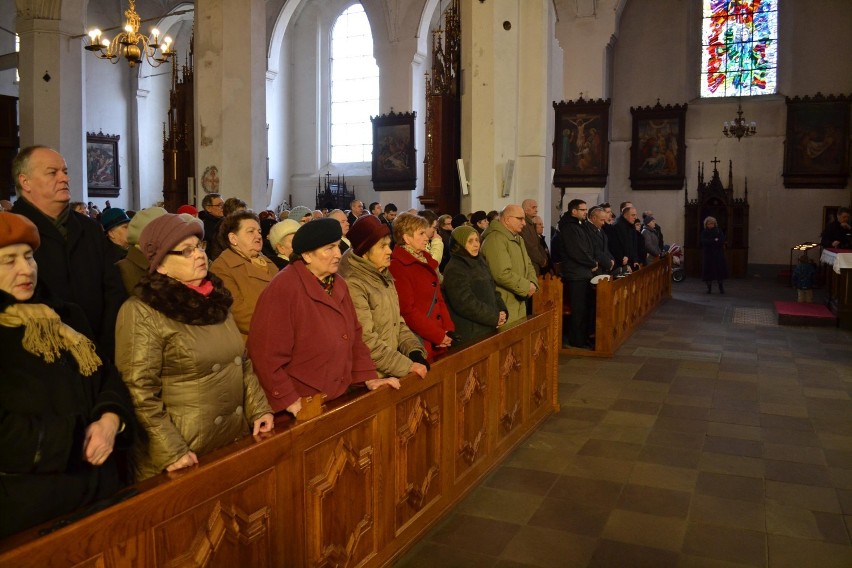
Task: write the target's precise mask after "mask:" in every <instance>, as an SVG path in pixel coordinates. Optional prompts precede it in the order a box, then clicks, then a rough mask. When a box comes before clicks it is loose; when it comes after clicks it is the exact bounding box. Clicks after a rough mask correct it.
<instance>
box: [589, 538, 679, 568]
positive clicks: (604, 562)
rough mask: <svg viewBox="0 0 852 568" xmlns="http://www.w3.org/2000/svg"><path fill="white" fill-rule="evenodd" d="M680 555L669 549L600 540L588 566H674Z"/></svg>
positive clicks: (651, 567) (674, 567)
mask: <svg viewBox="0 0 852 568" xmlns="http://www.w3.org/2000/svg"><path fill="white" fill-rule="evenodd" d="M679 557H680V555H679V554H678V553H677V552H672V551H670V550H661V549H659V548H651V547H647V546H638V545H635V544H628V543H625V542H616V541H613V540H602V541H601V542H600V543H599V544H598V547H597V548H596V549H595V552H594V554H593V555H592V559H591V561H590V562H589V568H625V567H626V566H629V567H630V568H676V567H677V566H678V559H679Z"/></svg>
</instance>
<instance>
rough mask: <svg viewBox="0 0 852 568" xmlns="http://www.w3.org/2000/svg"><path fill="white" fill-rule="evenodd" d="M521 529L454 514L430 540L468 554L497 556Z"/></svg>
mask: <svg viewBox="0 0 852 568" xmlns="http://www.w3.org/2000/svg"><path fill="white" fill-rule="evenodd" d="M521 528H522V527H521V526H520V525H517V524H514V523H506V522H502V521H495V520H492V519H484V518H481V517H474V516H471V515H460V514H454V515H453V516H452V517H450V519H448V521H447V522H446V523H444V524H443V525H442V526H441V527H440V528H439V529H438V530H436V531H435V532H434V533H432V535H431V537H430V540H431V541H432V542H433V543H435V544H443V545H446V546H452V547H453V548H458V549H462V550H467V551H469V552H480V553H487V554H488V555H492V556H499V554H500V552H501V551H502V550H503V548H504V547H505V546H506V544H507V543H508V542H509V540H510V539H511V538H512V537H513V536H515V535H516V534H517V533H518V532H519V531H520V530H521Z"/></svg>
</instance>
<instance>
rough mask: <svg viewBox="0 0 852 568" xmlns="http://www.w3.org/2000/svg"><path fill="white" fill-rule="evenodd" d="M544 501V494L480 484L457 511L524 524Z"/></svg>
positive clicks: (463, 513)
mask: <svg viewBox="0 0 852 568" xmlns="http://www.w3.org/2000/svg"><path fill="white" fill-rule="evenodd" d="M521 487H523V486H521ZM542 501H544V496H543V495H534V494H531V493H528V492H516V491H509V490H502V489H494V488H491V487H486V486H480V487H477V488H476V489H474V490H473V491H472V492H471V493H470V495H468V496H467V497H465V499H464V500H463V501H462V502H461V503H459V505H458V507H457V508H456V512H458V513H460V514H462V515H470V516H473V517H482V518H485V519H492V520H495V521H502V522H505V523H512V524H517V525H524V524H526V523H527V522H528V521H529V519H530V517H532V516H533V515H534V514H535V512H536V511H537V510H538V508H539V507H540V506H541V503H542Z"/></svg>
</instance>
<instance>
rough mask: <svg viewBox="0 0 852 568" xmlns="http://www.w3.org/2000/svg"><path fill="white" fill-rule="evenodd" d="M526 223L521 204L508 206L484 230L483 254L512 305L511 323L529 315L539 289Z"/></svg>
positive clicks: (505, 299)
mask: <svg viewBox="0 0 852 568" xmlns="http://www.w3.org/2000/svg"><path fill="white" fill-rule="evenodd" d="M525 222H526V221H525V217H524V210H523V209H522V208H521V206H520V205H514V204H512V205H507V206H506V207H504V208H503V210H502V211H501V212H500V216H499V217H498V218H497V222H496V223H491V224H490V225H489V226H488V228H487V229H485V231H483V233H482V248H481V249H480V254H482V257H483V258H484V259H485V260H486V261H487V262H488V267H489V269H490V270H491V276H492V277H493V278H494V282H495V283H496V284H497V291H498V292H499V293H500V297H502V298H503V301H504V302H505V303H506V307H507V308H509V317H508V319H507V320H506V323H509V324H511V323H513V322H516V321H519V320H522V319H525V318H526V317H527V307H526V300H527V298H531V297H532V295H533V294H535V291H536V290H537V289H538V278H537V276H536V273H535V268H534V267H533V264H532V261H530V256H529V254H528V253H527V247H526V245H525V244H524V240H523V239H522V238H521V230H522V229H523V228H524V224H525Z"/></svg>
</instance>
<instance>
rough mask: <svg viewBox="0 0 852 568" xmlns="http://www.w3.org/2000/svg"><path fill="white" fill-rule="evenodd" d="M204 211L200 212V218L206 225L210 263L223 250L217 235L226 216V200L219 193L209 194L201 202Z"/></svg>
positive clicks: (205, 232)
mask: <svg viewBox="0 0 852 568" xmlns="http://www.w3.org/2000/svg"><path fill="white" fill-rule="evenodd" d="M201 208H202V210H201V211H199V212H198V218H199V219H201V222H202V223H204V240H205V241H207V258H209V259H210V262H213V261H214V260H216V257H217V256H219V253H220V252H222V250H221V249H220V248H219V243H218V241H217V239H216V235H218V234H219V223H221V222H222V218H223V217H224V216H225V200H224V199H222V196H221V195H219V194H218V193H208V194H207V195H205V196H204V199H202V200H201Z"/></svg>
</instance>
